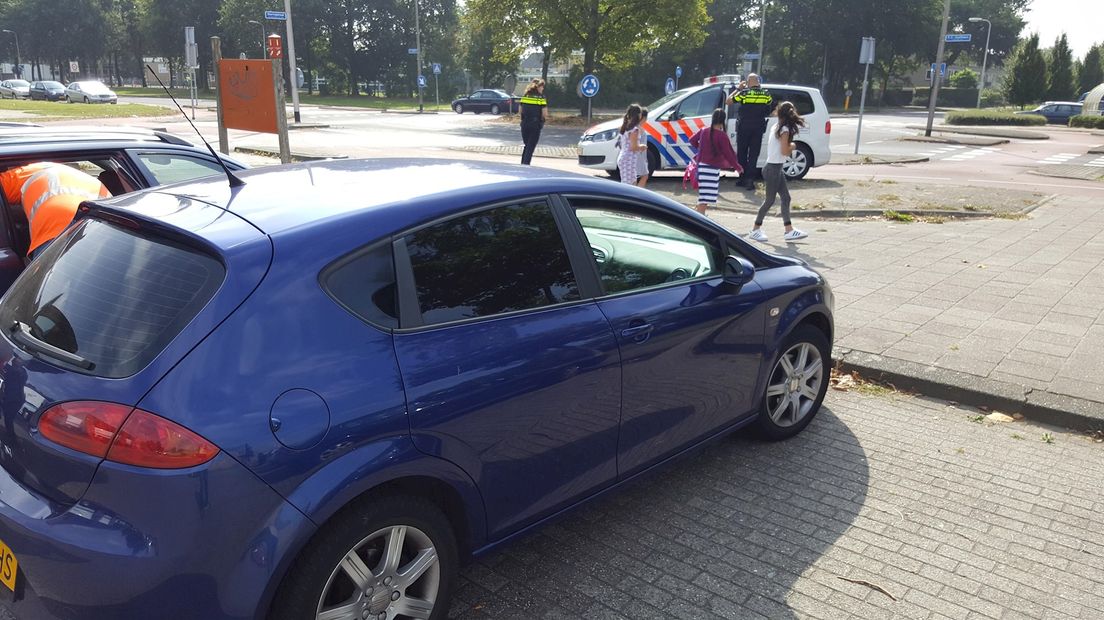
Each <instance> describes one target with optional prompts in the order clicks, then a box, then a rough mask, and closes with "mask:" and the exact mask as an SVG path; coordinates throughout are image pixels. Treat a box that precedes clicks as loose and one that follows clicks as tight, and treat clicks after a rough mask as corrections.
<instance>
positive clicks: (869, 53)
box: [855, 37, 874, 155]
mask: <svg viewBox="0 0 1104 620" xmlns="http://www.w3.org/2000/svg"><path fill="white" fill-rule="evenodd" d="M859 62H861V63H862V64H864V65H865V66H866V68H865V69H863V87H862V97H861V98H860V99H859V128H858V131H856V132H855V154H856V155H858V154H859V143H861V142H862V122H863V114H864V113H865V112H866V84H867V81H868V80H869V79H870V65H871V64H873V63H874V37H863V40H862V49H861V50H860V52H859Z"/></svg>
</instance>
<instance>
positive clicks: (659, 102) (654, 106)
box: [648, 87, 696, 114]
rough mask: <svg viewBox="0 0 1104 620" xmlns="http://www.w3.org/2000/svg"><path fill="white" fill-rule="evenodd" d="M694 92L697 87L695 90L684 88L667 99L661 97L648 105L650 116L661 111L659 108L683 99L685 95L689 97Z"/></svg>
mask: <svg viewBox="0 0 1104 620" xmlns="http://www.w3.org/2000/svg"><path fill="white" fill-rule="evenodd" d="M694 90H696V87H695V88H684V89H682V90H679V91H675V92H673V93H671V94H670V95H667V96H666V97H661V98H659V99H656V100H655V101H653V102H651V103H649V104H648V110H649V114H655V113H656V111H657V110H658V109H659V106H661V105H666V104H668V103H670V102H671V101H674V100H675V99H678V98H679V97H682V96H684V95H687V94H689V93H691V92H693V91H694Z"/></svg>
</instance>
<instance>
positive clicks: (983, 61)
mask: <svg viewBox="0 0 1104 620" xmlns="http://www.w3.org/2000/svg"><path fill="white" fill-rule="evenodd" d="M970 21H972V22H985V23H986V24H988V26H989V27H988V28H987V29H986V30H985V55H984V56H982V59H981V82H980V83H979V84H978V100H977V107H979V108H980V107H981V91H983V90H985V64H986V63H987V62H988V61H989V35H991V34H993V22H991V21H989V20H987V19H985V18H984V17H971V18H970Z"/></svg>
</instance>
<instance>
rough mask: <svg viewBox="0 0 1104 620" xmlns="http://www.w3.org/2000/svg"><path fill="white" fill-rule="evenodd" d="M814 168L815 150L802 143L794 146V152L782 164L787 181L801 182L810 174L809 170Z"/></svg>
mask: <svg viewBox="0 0 1104 620" xmlns="http://www.w3.org/2000/svg"><path fill="white" fill-rule="evenodd" d="M812 167H813V150H812V149H810V148H809V145H807V144H804V143H802V142H798V143H796V144H794V152H793V155H791V156H790V157H789V158H788V159H786V162H785V163H783V164H782V173H783V174H785V175H786V180H787V181H800V180H801V179H804V178H805V175H806V174H809V168H812Z"/></svg>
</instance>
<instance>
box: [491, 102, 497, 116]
mask: <svg viewBox="0 0 1104 620" xmlns="http://www.w3.org/2000/svg"><path fill="white" fill-rule="evenodd" d="M491 114H498V104H497V103H492V104H491Z"/></svg>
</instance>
